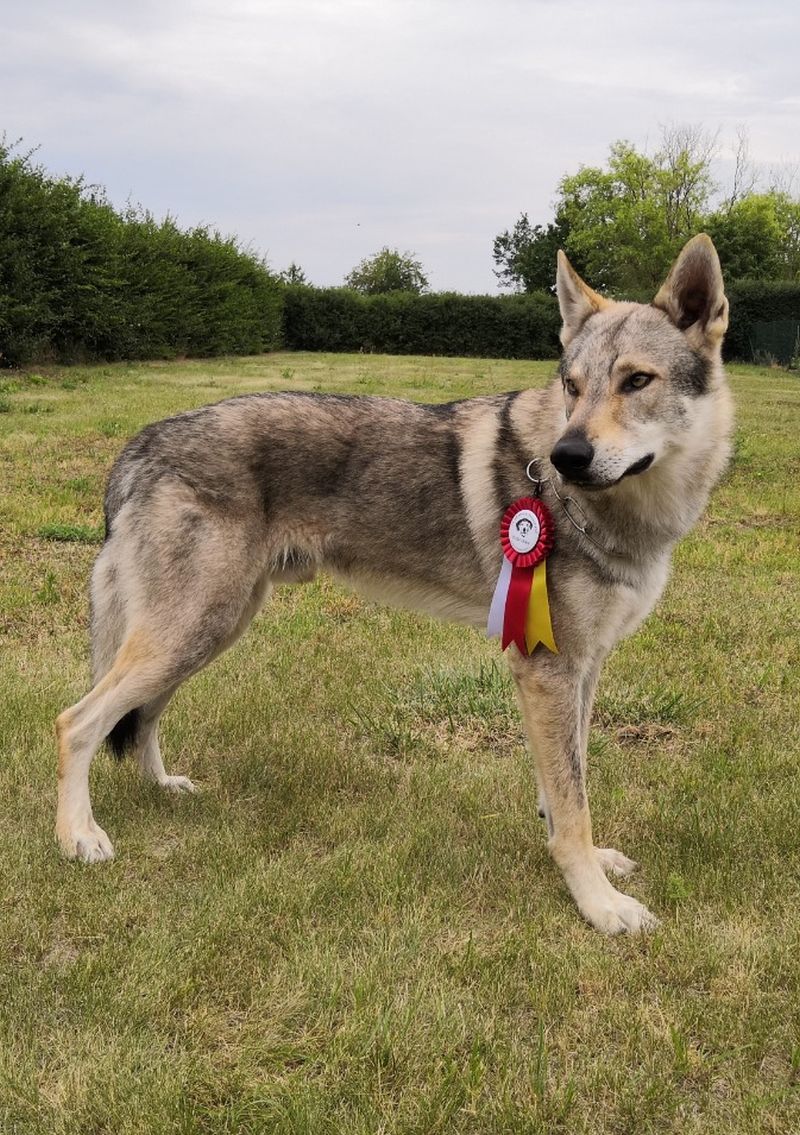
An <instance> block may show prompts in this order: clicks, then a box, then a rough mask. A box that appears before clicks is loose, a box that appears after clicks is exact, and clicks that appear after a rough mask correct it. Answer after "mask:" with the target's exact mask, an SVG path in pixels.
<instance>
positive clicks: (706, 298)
mask: <svg viewBox="0 0 800 1135" xmlns="http://www.w3.org/2000/svg"><path fill="white" fill-rule="evenodd" d="M653 305H654V307H660V308H661V310H662V311H665V312H666V313H667V315H668V316H669V317H670V319H671V320H672V322H673V323H674V324H675V326H676V327H678V328H680V330H681V331H683V332H684V333H685V335H686V338H687V339H688V340H689V342H690V343H691V345H692V346H693V347H694V348H695V349H696V350H698V351H702V350H705V351H707V352H712V351H717V350H719V347H720V344H721V343H722V337H723V335H724V334H725V332H726V331H727V329H728V301H727V299H726V298H725V289H724V286H723V283H722V270H721V268H720V266H719V257H718V256H717V250H716V248H714V245H713V244H712V242H711V238H710V237H708V236H706V234H705V233H700V235H699V236H695V237H692V239H691V240H690V241H689V243H688V244H687V245H685V246H684V249H683V251H682V252H681V254H680V256H679V257H678V259H677V260H676V261H675V263H674V264H673V265H672V270H671V271H670V274H669V276H667V278H666V280H665V281H664V283H663V284H662V285H661V287H660V289H659V291H658V294H657V296H656V298H655V299H654V300H653Z"/></svg>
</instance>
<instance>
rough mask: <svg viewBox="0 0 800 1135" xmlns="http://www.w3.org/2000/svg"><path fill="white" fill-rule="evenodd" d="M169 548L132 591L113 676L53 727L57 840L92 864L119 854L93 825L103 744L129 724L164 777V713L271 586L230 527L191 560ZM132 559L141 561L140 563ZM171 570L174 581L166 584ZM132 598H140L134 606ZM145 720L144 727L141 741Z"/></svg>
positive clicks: (150, 768)
mask: <svg viewBox="0 0 800 1135" xmlns="http://www.w3.org/2000/svg"><path fill="white" fill-rule="evenodd" d="M164 544H165V545H166V550H165V548H164V546H161V547H157V548H155V549H154V550H153V549H152V548H151V549H148V550H149V552H150V556H149V560H148V561H147V563H146V564H145V565H144V568H142V570H143V571H144V570H145V569H146V571H147V573H148V578H149V581H150V582H149V585H148V587H147V588H143V587H140V586H138V587H132V588H129V590H128V597H129V598H128V603H127V611H128V616H129V618H130V619H131V624H132V625H131V626H130V627H129V628H128V630H127V631H126V635H125V639H124V641H123V643H122V645H121V647H120V649H119V650H118V652H117V654H116V656H115V657H114V661H113V664H112V665H111V667H110V669H109V670H108V671H107V672H106V673H105V674H103V675H102V677H100V679H99V681H98V682H97V683H96V685H95V686H94V688H93V689H92V690H91V691H90V692H89V693H88V694H87V695H86V697H85V698H83V699H82V700H81V701H80V702H78V703H77V705H74V706H72V707H71V708H70V709H67V710H65V711H64V712H63V713H62V714H61V715H60V717H59V719H58V721H57V723H56V728H57V733H58V742H59V783H58V814H57V821H56V832H57V835H58V839H59V842H60V844H61V846H62V848H63V850H64V851H65V853H66V854H67V855H69V856H71V857H78V858H80V859H84V860H86V861H87V862H93V861H95V860H102V859H108V858H110V857H111V856H112V855H113V849H112V846H111V842H110V840H109V838H108V836H107V835H106V833H105V832H104V831H103V830H102V828H100V827H99V826H98V825H97V823H96V822H95V820H94V817H93V815H92V807H91V801H90V796H89V768H90V766H91V762H92V759H93V757H94V755H95V753H96V752H97V749H98V748H99V746H100V745H101V744H102V741H103V739H104V738H105V737H108V736H109V734H112V731H113V730H114V729H115V727H118V726H119V724H120V723H121V722H123V721H124V720H125V719H126V718H127V720H128V721H129V722H130V723H131V725H130V729H129V730H128V733H129V734H130V738H131V739H132V740H133V742H134V744H136V743H137V741H138V740H139V739H141V748H140V753H141V756H140V765H141V766H142V767H143V769H144V770H145V771H147V772H148V773H151V774H156V779H160V778H161V776H162V775H163V777H164V778H167V774H166V773H165V772H164V771H163V762H162V761H161V757H160V753H159V752H158V748H157V741H156V737H155V727H156V725H157V721H158V717H159V715H160V713H161V711H162V710H163V708H164V707H165V705H166V703H167V701H168V700H169V696H170V694H171V693H172V692H173V691H174V690H176V689H177V687H178V686H179V685H180V684H181V682H183V681H184V680H185V679H186V678H188V677H189V676H190V675H191V674H194V673H196V672H197V671H198V670H200V669H202V667H203V666H205V665H206V664H207V663H208V662H210V661H211V659H212V658H214V657H215V656H216V655H218V654H219V653H221V651H223V650H225V648H226V647H228V646H230V645H231V643H232V642H234V641H235V640H236V639H237V638H238V637H239V635H240V634H241V633H242V631H243V630H244V629H245V627H246V626H247V625H248V623H249V622H250V619H251V618H252V616H253V614H254V613H255V610H256V609H257V607H258V606H259V605H260V603H261V601H262V600H263V598H264V595H265V592H266V590H267V587H268V583H269V580H268V578H267V577H266V576H265V575H264V565H263V564H261V565H260V566H259V563H258V557H257V556H256V555H255V554H254V551H253V549H251V548H250V547H249V546H248V545H247V543H246V537H241V538H240V537H239V534H238V533H237V531H236V529H235V527H234V526H233V525H226V526H224V527H223V526H220V527H219V528H217V529H216V530H215V529H213V528H211V527H210V526H209V529H208V531H207V532H206V533H205V537H204V540H203V542H202V545H201V546H200V551H199V554H198V555H197V556H196V557H195V558H193V559H192V560H188V559H187V558H186V557H184V558H183V559H181V558H179V557H178V558H177V559H176V558H175V557H173V558H172V559H170V558H169V557H170V551H169V541H168V540H165V541H164ZM154 553H155V554H154ZM130 560H131V562H132V563H135V562H137V560H136V556H135V555H132V556H131V557H130ZM184 561H185V562H184ZM159 569H161V571H160V573H159ZM170 569H171V571H172V578H168V579H167V580H166V581H165V582H162V581H164V578H165V574H166V571H168V570H170ZM179 572H185V574H186V578H185V579H182V578H180V575H179ZM198 579H200V580H202V581H203V583H202V587H198V586H197V580H198ZM132 596H138V599H137V600H136V601H135V602H134V600H133V598H132ZM143 710H144V717H142V712H143ZM139 721H142V722H143V723H144V724H145V726H146V728H145V730H144V732H143V733H139V730H138V722H139ZM112 740H113V734H112ZM167 780H168V778H167ZM167 786H168V787H172V785H171V784H169V783H168V784H167Z"/></svg>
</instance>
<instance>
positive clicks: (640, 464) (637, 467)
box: [620, 453, 656, 481]
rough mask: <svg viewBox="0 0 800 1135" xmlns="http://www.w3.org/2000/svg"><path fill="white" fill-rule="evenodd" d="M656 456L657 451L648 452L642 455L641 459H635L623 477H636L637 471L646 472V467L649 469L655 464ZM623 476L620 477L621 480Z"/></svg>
mask: <svg viewBox="0 0 800 1135" xmlns="http://www.w3.org/2000/svg"><path fill="white" fill-rule="evenodd" d="M655 456H656V455H655V453H648V454H647V456H646V457H642V458H641V459H640V460H639V461H634V463H633V465H631V466H630V467H629V468H628V469H626V470H625V472H624V473H623V474H622V477H635V476H636V475H637V473H644V471H645V469H649V468H650V466H651V465H652V464H653V461H654V460H655ZM622 477H620V481H621V480H622Z"/></svg>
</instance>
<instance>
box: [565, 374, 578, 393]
mask: <svg viewBox="0 0 800 1135" xmlns="http://www.w3.org/2000/svg"><path fill="white" fill-rule="evenodd" d="M564 389H565V390H566V392H567V394H569V396H570V398H577V397H578V388H577V386H576V385H575V383H574V382H573V381H572V379H571V378H565V379H564Z"/></svg>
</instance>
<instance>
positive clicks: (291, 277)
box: [278, 260, 308, 284]
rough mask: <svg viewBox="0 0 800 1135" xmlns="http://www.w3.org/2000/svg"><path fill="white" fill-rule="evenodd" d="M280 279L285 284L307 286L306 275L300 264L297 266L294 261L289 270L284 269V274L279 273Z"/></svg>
mask: <svg viewBox="0 0 800 1135" xmlns="http://www.w3.org/2000/svg"><path fill="white" fill-rule="evenodd" d="M278 279H279V280H280V281H281V282H282V283H284V284H307V283H308V280H307V279H306V274H305V272H304V271H303V269H302V268H301V267H300V265H299V264H295V262H294V260H293V261H292V262H291V264H290V265H289V267H288V268H284V270H283V271H282V272H279V273H278Z"/></svg>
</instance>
